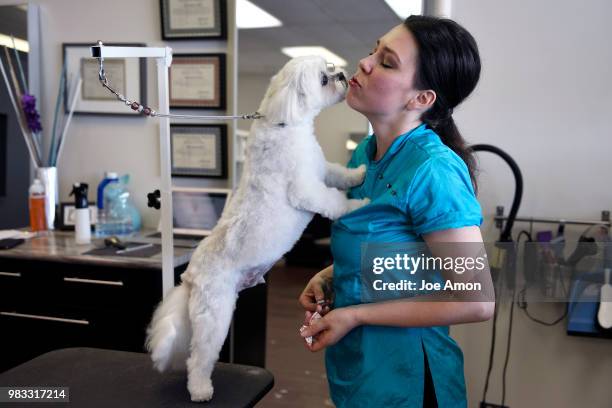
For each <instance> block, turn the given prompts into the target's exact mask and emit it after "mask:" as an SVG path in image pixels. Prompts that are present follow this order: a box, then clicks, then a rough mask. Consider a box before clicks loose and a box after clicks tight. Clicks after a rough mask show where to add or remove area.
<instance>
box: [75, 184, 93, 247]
mask: <svg viewBox="0 0 612 408" xmlns="http://www.w3.org/2000/svg"><path fill="white" fill-rule="evenodd" d="M87 187H88V185H87V184H86V183H74V184H73V186H72V191H71V192H70V195H73V194H74V206H75V226H74V231H75V241H76V243H77V245H83V244H89V243H90V242H91V222H90V220H89V203H88V202H87Z"/></svg>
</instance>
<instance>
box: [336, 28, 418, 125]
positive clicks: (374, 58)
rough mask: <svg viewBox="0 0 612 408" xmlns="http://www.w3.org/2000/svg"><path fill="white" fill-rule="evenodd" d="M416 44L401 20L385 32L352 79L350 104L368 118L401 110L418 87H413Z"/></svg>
mask: <svg viewBox="0 0 612 408" xmlns="http://www.w3.org/2000/svg"><path fill="white" fill-rule="evenodd" d="M417 56H418V51H417V44H416V41H415V40H414V38H413V36H412V34H411V33H410V31H408V29H407V28H406V27H404V25H403V24H400V25H398V26H396V27H395V28H393V29H392V30H391V31H389V32H388V33H387V34H385V35H384V36H382V37H381V38H380V39H379V40H378V41H377V42H376V45H375V47H374V49H373V51H372V52H371V53H370V55H369V56H367V57H365V58H363V59H362V60H361V61H360V62H359V67H358V69H357V72H356V73H355V75H354V76H353V77H352V78H351V80H350V81H349V85H350V86H349V91H348V93H347V96H346V101H347V103H348V105H349V106H350V107H351V108H353V109H355V110H356V111H358V112H361V113H363V114H364V115H366V116H367V117H369V118H372V117H376V116H390V115H397V114H399V113H402V112H403V111H404V110H405V107H406V104H407V102H408V101H409V100H410V99H411V98H413V97H414V96H415V95H416V94H417V91H416V90H415V89H414V88H413V81H414V76H415V75H414V74H415V71H416V64H417Z"/></svg>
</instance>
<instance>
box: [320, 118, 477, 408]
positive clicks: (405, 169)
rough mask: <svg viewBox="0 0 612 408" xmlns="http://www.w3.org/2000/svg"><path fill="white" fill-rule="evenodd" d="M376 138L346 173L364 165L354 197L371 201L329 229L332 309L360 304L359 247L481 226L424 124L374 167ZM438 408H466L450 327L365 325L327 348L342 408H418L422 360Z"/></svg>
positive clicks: (459, 168)
mask: <svg viewBox="0 0 612 408" xmlns="http://www.w3.org/2000/svg"><path fill="white" fill-rule="evenodd" d="M375 152H376V136H375V135H370V136H368V137H366V138H365V139H364V140H363V141H362V142H361V143H360V144H359V145H358V146H357V148H356V149H355V151H354V152H353V155H352V157H351V160H350V161H349V163H348V165H347V166H348V167H350V168H354V167H358V166H359V165H361V164H365V165H366V166H367V171H366V175H365V178H364V181H363V183H362V184H361V185H359V186H356V187H353V188H351V189H350V190H349V191H348V193H347V195H348V197H349V198H364V197H368V198H370V199H371V202H370V204H368V205H367V206H364V207H362V208H359V209H358V210H356V211H353V212H350V213H348V214H346V215H344V216H342V217H340V218H339V219H337V220H336V221H335V222H334V223H333V224H332V236H331V250H332V254H333V257H334V279H333V288H334V291H335V300H334V308H340V307H345V306H350V305H354V304H359V303H362V302H361V288H360V285H361V280H360V273H361V272H360V266H361V265H360V251H361V244H362V243H363V242H377V243H387V242H388V243H391V242H423V239H422V237H421V235H422V234H426V233H428V232H432V231H436V230H444V229H448V228H460V227H465V226H473V225H476V226H480V225H481V223H482V211H481V207H480V204H479V203H478V201H477V200H476V197H475V194H474V190H473V186H472V183H471V180H470V175H469V172H468V169H467V166H466V165H465V163H464V162H463V160H462V159H461V158H460V157H459V156H458V155H457V154H456V153H454V152H453V151H452V150H451V149H450V148H449V147H447V146H446V145H445V144H444V143H442V141H441V140H440V137H439V136H438V135H437V134H436V133H435V132H434V131H433V130H432V129H430V128H429V127H427V125H425V124H423V125H421V126H418V127H416V128H414V129H412V130H411V131H409V132H407V133H405V134H403V135H400V136H399V137H397V138H396V139H395V140H394V141H393V143H392V145H391V146H390V147H389V149H388V150H387V152H386V153H385V154H384V156H383V157H382V158H381V159H380V160H378V161H374V154H375ZM424 353H426V357H427V361H428V364H429V367H430V372H431V377H432V381H433V384H434V388H435V393H436V398H437V401H438V406H440V407H465V406H466V405H467V401H466V399H467V398H466V391H465V380H464V374H463V354H462V352H461V349H460V348H459V346H458V345H457V343H456V342H455V341H454V340H453V339H452V338H451V337H450V336H449V329H448V326H436V327H423V328H413V327H411V328H402V327H390V326H368V325H364V326H359V327H356V328H355V329H353V330H351V331H350V332H349V333H347V334H346V335H345V336H344V337H343V338H342V339H341V340H340V341H339V342H338V343H336V344H334V345H333V346H329V347H327V349H326V351H325V363H326V369H327V378H328V382H329V387H330V395H331V397H332V400H333V402H334V404H335V405H336V407H337V408H345V407H350V408H359V407H368V408H373V407H385V408H395V407H422V405H423V389H424V377H425V371H424V368H425V364H424V362H425V360H424V358H425V354H424Z"/></svg>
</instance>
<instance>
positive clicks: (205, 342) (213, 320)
mask: <svg viewBox="0 0 612 408" xmlns="http://www.w3.org/2000/svg"><path fill="white" fill-rule="evenodd" d="M231 272H232V273H227V271H226V272H225V273H222V274H218V275H215V276H211V275H212V274H207V276H205V277H203V279H201V281H205V282H197V281H200V279H196V282H194V285H193V286H192V289H191V294H190V299H189V317H190V319H191V325H192V332H193V335H192V337H191V355H190V357H189V359H188V360H187V371H188V373H187V374H188V381H187V388H188V389H189V393H190V394H191V399H192V401H208V400H210V399H211V398H212V395H213V386H212V381H211V379H210V376H211V374H212V371H213V368H214V365H215V363H216V362H217V359H218V358H219V352H220V351H221V348H222V347H223V343H224V342H225V338H226V337H227V333H228V331H229V327H230V324H231V321H232V315H233V312H234V308H235V306H236V299H237V297H238V292H237V289H236V279H235V276H236V275H239V273H238V272H237V271H231ZM232 275H233V276H232Z"/></svg>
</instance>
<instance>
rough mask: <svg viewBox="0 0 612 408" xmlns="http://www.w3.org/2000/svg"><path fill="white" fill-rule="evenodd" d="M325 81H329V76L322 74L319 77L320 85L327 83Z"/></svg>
mask: <svg viewBox="0 0 612 408" xmlns="http://www.w3.org/2000/svg"><path fill="white" fill-rule="evenodd" d="M327 82H329V78H328V77H327V75H325V74H323V76H322V77H321V85H322V86H325V85H327Z"/></svg>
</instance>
